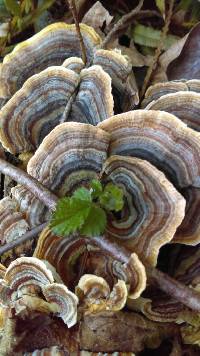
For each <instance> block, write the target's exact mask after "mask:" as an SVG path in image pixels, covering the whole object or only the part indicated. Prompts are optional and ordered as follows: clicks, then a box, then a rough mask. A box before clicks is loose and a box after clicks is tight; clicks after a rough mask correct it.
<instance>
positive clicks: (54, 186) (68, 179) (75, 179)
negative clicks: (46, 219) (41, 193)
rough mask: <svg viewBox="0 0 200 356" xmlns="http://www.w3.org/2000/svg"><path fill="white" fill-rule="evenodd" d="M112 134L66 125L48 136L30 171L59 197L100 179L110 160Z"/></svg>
mask: <svg viewBox="0 0 200 356" xmlns="http://www.w3.org/2000/svg"><path fill="white" fill-rule="evenodd" d="M108 144H109V134H107V133H106V132H104V131H103V130H101V129H99V128H97V127H94V126H91V125H86V124H82V123H75V122H71V123H63V124H61V125H59V126H57V127H56V128H55V129H54V130H52V131H51V133H50V134H49V135H48V136H46V138H45V139H44V140H43V142H42V144H41V145H40V147H39V148H38V150H37V151H36V153H35V155H34V156H33V157H32V158H31V159H30V161H29V163H28V166H27V171H28V173H29V174H30V175H32V176H33V177H35V178H36V179H37V180H38V181H40V182H41V183H42V184H44V185H45V186H46V187H48V188H49V189H51V190H52V191H54V192H57V193H58V194H59V195H61V196H64V195H65V194H66V193H70V192H71V191H72V190H73V189H74V188H75V187H76V186H78V185H79V184H80V183H82V184H83V183H87V182H88V181H90V180H91V179H93V178H97V177H98V174H99V173H100V171H101V168H102V164H103V163H104V161H105V160H106V157H107V148H108Z"/></svg>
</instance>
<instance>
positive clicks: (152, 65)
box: [140, 0, 174, 100]
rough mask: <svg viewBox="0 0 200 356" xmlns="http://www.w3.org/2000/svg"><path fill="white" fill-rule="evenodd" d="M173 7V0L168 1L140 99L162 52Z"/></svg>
mask: <svg viewBox="0 0 200 356" xmlns="http://www.w3.org/2000/svg"><path fill="white" fill-rule="evenodd" d="M173 7H174V0H171V1H170V3H169V10H168V12H167V16H166V21H165V24H164V27H163V29H162V33H161V38H160V42H159V45H158V47H157V49H156V51H155V54H154V57H153V59H152V63H151V65H150V66H149V68H148V70H147V74H146V77H145V79H144V83H143V86H142V90H141V94H140V98H141V100H142V99H143V96H144V94H145V92H146V89H147V87H148V85H149V82H150V81H151V78H152V75H153V73H154V71H155V69H156V66H157V63H158V59H159V57H160V54H161V52H162V49H163V42H164V40H165V38H166V35H167V32H168V30H169V25H170V21H171V17H172V12H173Z"/></svg>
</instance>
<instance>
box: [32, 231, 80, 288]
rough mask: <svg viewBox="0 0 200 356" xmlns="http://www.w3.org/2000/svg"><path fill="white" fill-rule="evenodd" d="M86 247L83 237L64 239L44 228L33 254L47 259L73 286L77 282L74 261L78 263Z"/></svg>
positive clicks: (64, 279)
mask: <svg viewBox="0 0 200 356" xmlns="http://www.w3.org/2000/svg"><path fill="white" fill-rule="evenodd" d="M86 249H87V246H86V243H85V241H84V240H83V239H78V238H76V237H74V238H72V239H70V238H68V239H64V238H63V237H59V236H56V235H55V234H54V233H53V232H51V230H49V228H46V229H44V230H43V232H42V233H41V235H40V237H39V239H38V242H37V246H36V249H35V251H34V256H35V257H37V258H39V259H42V260H47V261H48V262H49V263H50V264H51V265H52V266H54V267H55V269H56V271H57V273H58V274H59V276H60V277H61V279H62V281H63V282H64V283H65V284H66V285H67V286H68V287H69V288H71V287H73V286H74V282H75V283H76V282H77V283H78V281H77V278H78V276H77V270H76V269H74V265H76V262H77V264H78V259H79V257H80V256H81V255H82V254H84V253H85V251H86ZM77 283H76V284H77Z"/></svg>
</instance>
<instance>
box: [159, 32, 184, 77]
mask: <svg viewBox="0 0 200 356" xmlns="http://www.w3.org/2000/svg"><path fill="white" fill-rule="evenodd" d="M187 37H188V34H187V35H186V36H184V37H183V38H181V39H180V40H178V41H177V42H176V43H174V44H173V45H172V46H171V47H170V48H168V49H167V51H165V52H164V53H163V54H162V55H161V56H160V59H159V64H160V66H161V67H162V68H163V70H167V67H168V65H169V64H170V63H171V62H172V61H173V60H174V59H176V58H177V57H178V56H179V55H180V53H181V51H182V49H183V46H184V44H185V42H186V40H187Z"/></svg>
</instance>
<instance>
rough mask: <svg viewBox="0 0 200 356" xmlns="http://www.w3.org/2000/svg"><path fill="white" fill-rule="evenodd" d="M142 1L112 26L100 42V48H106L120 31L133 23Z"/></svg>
mask: <svg viewBox="0 0 200 356" xmlns="http://www.w3.org/2000/svg"><path fill="white" fill-rule="evenodd" d="M143 3H144V0H140V1H139V4H138V5H137V6H136V7H135V9H133V10H132V11H131V12H129V13H128V14H126V15H124V16H122V17H121V19H120V20H119V21H118V22H117V23H116V24H115V25H114V26H113V28H112V30H111V31H110V32H109V33H108V34H107V36H106V37H105V39H104V40H103V42H102V45H101V47H102V48H106V47H107V46H108V44H109V43H110V42H111V41H112V40H113V39H114V38H116V36H117V35H118V34H119V33H121V31H122V30H124V29H126V28H127V27H128V26H129V25H130V24H131V22H132V21H133V19H134V17H135V15H136V14H137V13H138V12H139V11H140V10H141V8H142V6H143Z"/></svg>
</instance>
